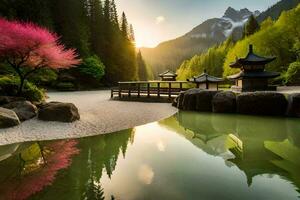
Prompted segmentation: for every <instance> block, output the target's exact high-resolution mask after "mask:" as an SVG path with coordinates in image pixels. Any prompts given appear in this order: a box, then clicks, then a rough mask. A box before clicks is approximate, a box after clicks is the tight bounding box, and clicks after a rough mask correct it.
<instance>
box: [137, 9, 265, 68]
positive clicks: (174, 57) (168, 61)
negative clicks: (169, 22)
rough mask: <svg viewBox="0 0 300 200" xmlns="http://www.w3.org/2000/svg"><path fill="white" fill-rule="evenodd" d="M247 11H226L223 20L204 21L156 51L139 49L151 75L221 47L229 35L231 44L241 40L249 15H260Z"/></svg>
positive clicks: (153, 49)
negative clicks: (231, 37)
mask: <svg viewBox="0 0 300 200" xmlns="http://www.w3.org/2000/svg"><path fill="white" fill-rule="evenodd" d="M259 13H260V12H259V11H254V12H251V11H249V10H248V9H247V8H244V9H241V10H235V9H233V8H231V7H229V8H227V10H226V11H225V13H224V15H223V17H221V18H212V19H208V20H206V21H204V22H203V23H201V24H200V25H199V26H197V27H195V28H194V29H193V30H191V31H190V32H188V33H186V34H185V35H183V36H181V37H178V38H176V39H173V40H169V41H165V42H162V43H160V44H159V45H158V46H157V47H155V48H141V51H142V54H143V56H144V58H145V60H146V62H147V63H148V64H149V65H150V66H152V70H153V72H154V74H159V73H161V72H162V71H166V70H167V69H171V70H173V71H176V69H177V67H178V66H179V65H180V63H182V62H183V61H184V60H186V59H190V58H191V56H193V55H195V54H199V53H201V52H203V51H205V50H207V49H208V48H209V47H211V46H213V45H215V44H218V43H221V42H223V41H225V40H226V38H227V37H228V36H230V35H232V36H233V39H234V40H238V39H240V38H242V35H243V25H244V24H245V23H246V22H247V20H248V18H249V16H250V15H252V14H253V15H255V16H257V15H259Z"/></svg>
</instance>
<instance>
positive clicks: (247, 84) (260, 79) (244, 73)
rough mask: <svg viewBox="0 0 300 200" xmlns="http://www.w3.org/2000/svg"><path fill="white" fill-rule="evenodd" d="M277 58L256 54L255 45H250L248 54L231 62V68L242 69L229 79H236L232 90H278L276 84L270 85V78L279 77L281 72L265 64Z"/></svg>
mask: <svg viewBox="0 0 300 200" xmlns="http://www.w3.org/2000/svg"><path fill="white" fill-rule="evenodd" d="M275 59H276V57H262V56H259V55H256V54H255V53H254V52H253V46H252V45H249V53H248V55H247V56H246V57H245V58H239V59H237V60H236V62H234V63H231V64H230V67H231V68H240V69H241V71H240V72H239V73H238V74H235V75H232V76H229V77H228V79H231V80H235V86H232V90H233V91H236V92H248V91H272V90H276V86H269V84H268V80H269V79H271V78H275V77H278V76H279V75H280V74H279V73H277V72H269V71H266V70H265V65H266V64H268V63H270V62H272V61H274V60H275Z"/></svg>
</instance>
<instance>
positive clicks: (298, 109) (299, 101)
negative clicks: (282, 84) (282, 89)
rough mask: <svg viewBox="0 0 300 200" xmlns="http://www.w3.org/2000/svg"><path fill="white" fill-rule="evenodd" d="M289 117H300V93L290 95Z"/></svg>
mask: <svg viewBox="0 0 300 200" xmlns="http://www.w3.org/2000/svg"><path fill="white" fill-rule="evenodd" d="M287 115H288V116H289V117H300V93H295V94H291V95H289V106H288V110H287Z"/></svg>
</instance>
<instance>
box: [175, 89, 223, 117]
mask: <svg viewBox="0 0 300 200" xmlns="http://www.w3.org/2000/svg"><path fill="white" fill-rule="evenodd" d="M216 93H218V91H210V90H203V89H199V88H193V89H189V90H187V91H185V92H184V93H182V94H180V95H179V97H178V103H177V107H178V108H179V109H183V110H191V111H201V112H209V111H212V98H213V96H214V95H215V94H216Z"/></svg>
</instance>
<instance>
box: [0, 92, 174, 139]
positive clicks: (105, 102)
mask: <svg viewBox="0 0 300 200" xmlns="http://www.w3.org/2000/svg"><path fill="white" fill-rule="evenodd" d="M48 95H49V97H50V99H49V100H48V101H60V102H72V103H74V104H75V105H76V106H77V107H78V109H79V113H80V116H81V119H80V121H77V122H74V123H59V122H44V121H40V120H37V119H36V118H35V119H32V120H29V121H26V122H23V123H22V124H21V125H20V126H17V127H13V128H9V129H0V145H5V144H12V143H17V142H24V141H36V140H39V141H41V140H54V139H65V138H79V137H86V136H92V135H98V134H104V133H111V132H115V131H120V130H124V129H128V128H132V127H135V126H138V125H142V124H146V123H149V122H153V121H158V120H161V119H163V118H167V117H169V116H171V115H173V114H175V113H176V112H177V109H176V108H173V107H172V106H171V104H166V103H139V102H121V101H112V100H110V99H109V98H110V91H92V92H69V93H68V92H61V93H59V92H53V93H49V94H48Z"/></svg>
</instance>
